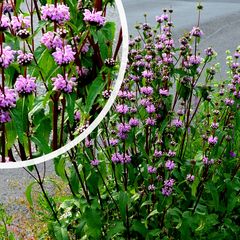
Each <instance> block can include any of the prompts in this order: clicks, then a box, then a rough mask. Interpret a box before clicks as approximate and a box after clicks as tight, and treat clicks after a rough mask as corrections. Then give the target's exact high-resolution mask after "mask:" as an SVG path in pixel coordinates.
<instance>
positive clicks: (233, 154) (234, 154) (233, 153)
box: [229, 151, 237, 158]
mask: <svg viewBox="0 0 240 240" xmlns="http://www.w3.org/2000/svg"><path fill="white" fill-rule="evenodd" d="M229 155H230V157H232V158H235V157H236V156H237V154H236V153H235V152H233V151H230V152H229Z"/></svg>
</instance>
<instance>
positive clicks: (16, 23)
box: [11, 14, 31, 32]
mask: <svg viewBox="0 0 240 240" xmlns="http://www.w3.org/2000/svg"><path fill="white" fill-rule="evenodd" d="M11 25H12V29H13V31H15V32H18V31H19V30H21V29H22V30H23V29H28V28H30V26H31V23H30V16H23V15H22V14H19V15H18V16H17V17H16V16H13V17H12V21H11Z"/></svg>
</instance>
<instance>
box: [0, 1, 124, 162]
mask: <svg viewBox="0 0 240 240" xmlns="http://www.w3.org/2000/svg"><path fill="white" fill-rule="evenodd" d="M114 15H115V16H114ZM0 16H1V29H0V30H1V32H0V46H1V56H0V66H1V90H0V91H1V92H0V122H1V141H0V148H1V162H2V163H5V162H17V161H25V160H28V159H33V158H36V157H40V156H42V155H45V154H47V153H50V152H52V151H55V150H57V149H59V148H61V147H62V146H64V145H65V144H66V143H68V142H70V141H71V140H73V139H74V138H75V137H76V136H78V135H80V134H81V133H83V132H84V130H85V129H87V128H88V126H89V125H90V124H91V122H93V120H94V119H95V118H96V116H97V115H98V114H99V113H100V112H101V110H102V109H103V107H104V105H105V104H106V101H105V99H104V98H102V92H104V94H105V95H106V96H108V97H110V95H111V91H112V88H113V86H114V84H115V82H116V79H117V76H118V71H119V65H120V57H119V53H120V50H121V46H122V29H121V26H120V21H119V18H118V17H117V16H118V12H117V9H114V1H106V2H102V1H95V2H93V1H64V2H63V1H48V3H47V1H31V0H29V1H15V2H14V1H10V0H9V1H3V2H2V3H1V5H0Z"/></svg>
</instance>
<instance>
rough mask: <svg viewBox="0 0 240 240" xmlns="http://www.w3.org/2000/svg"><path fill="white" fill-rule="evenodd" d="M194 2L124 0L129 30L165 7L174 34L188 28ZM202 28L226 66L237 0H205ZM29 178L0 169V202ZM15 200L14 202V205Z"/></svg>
mask: <svg viewBox="0 0 240 240" xmlns="http://www.w3.org/2000/svg"><path fill="white" fill-rule="evenodd" d="M196 2H198V1H190V0H186V1H177V0H176V1H161V0H123V5H124V7H125V11H126V15H127V19H128V26H129V31H130V33H135V31H134V25H135V24H136V23H140V22H141V21H143V14H144V13H147V14H148V21H149V23H154V20H155V16H156V15H159V14H161V12H162V11H161V10H162V9H163V8H165V7H167V8H169V7H171V8H172V9H173V10H174V13H173V21H174V24H175V29H176V36H180V33H182V32H183V31H189V30H191V28H192V26H193V25H194V24H195V23H196V18H197V14H196ZM201 2H202V3H203V6H204V11H203V13H202V17H201V19H202V22H201V28H202V29H203V31H204V33H205V34H204V37H203V42H202V44H201V49H205V48H206V47H208V46H212V47H213V48H214V49H215V50H216V51H217V52H218V61H219V62H220V63H221V65H222V68H223V70H225V69H226V68H225V67H224V66H225V50H227V49H230V50H231V51H234V49H235V48H236V47H237V46H238V45H240V41H239V39H240V24H239V23H240V19H239V14H240V0H230V1H227V0H226V1H225V0H208V1H207V0H205V1H201ZM47 169H48V171H47V175H50V174H52V173H53V171H52V169H53V167H52V163H51V162H48V163H47ZM30 181H31V178H30V177H29V175H28V174H27V173H26V172H25V171H24V170H23V169H16V170H1V169H0V202H3V203H9V202H10V199H11V201H13V202H14V201H15V202H16V200H17V199H19V198H21V197H23V195H24V191H25V187H26V185H27V184H28V183H29V182H30ZM16 206H17V204H15V208H16Z"/></svg>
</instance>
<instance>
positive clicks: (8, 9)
mask: <svg viewBox="0 0 240 240" xmlns="http://www.w3.org/2000/svg"><path fill="white" fill-rule="evenodd" d="M11 12H13V7H12V4H11V3H8V2H7V1H6V0H5V1H3V13H4V14H6V13H11Z"/></svg>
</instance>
